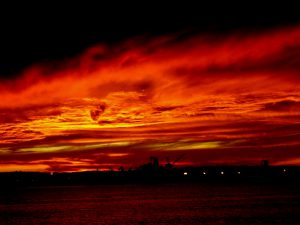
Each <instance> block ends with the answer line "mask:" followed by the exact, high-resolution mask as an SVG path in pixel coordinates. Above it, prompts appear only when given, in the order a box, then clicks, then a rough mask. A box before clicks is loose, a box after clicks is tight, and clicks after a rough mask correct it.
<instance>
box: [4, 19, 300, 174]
mask: <svg viewBox="0 0 300 225" xmlns="http://www.w3.org/2000/svg"><path fill="white" fill-rule="evenodd" d="M186 15H187V14H184V16H186ZM173 16H174V15H173ZM145 17H146V16H145ZM223 17H226V16H225V14H224V15H222V16H221V17H219V18H218V19H214V20H210V21H208V22H202V23H201V24H200V22H199V21H202V20H203V18H205V16H203V15H202V16H200V19H199V20H196V22H195V20H194V23H191V22H190V20H189V18H186V19H185V20H183V23H181V24H180V23H178V25H177V26H173V27H172V26H171V24H173V23H176V22H178V21H180V18H181V17H176V19H175V21H172V20H170V21H168V22H165V23H163V24H162V25H160V26H158V21H156V22H152V23H151V24H150V23H147V22H149V21H148V20H146V19H145V18H143V19H144V20H145V22H144V24H145V27H143V29H141V28H140V27H139V26H138V25H128V30H129V31H128V30H127V32H125V33H124V31H123V30H122V31H120V29H121V27H123V24H118V20H113V21H111V23H113V24H114V25H115V27H114V29H117V30H118V29H119V32H118V31H115V30H114V29H113V28H111V27H109V28H102V31H101V32H100V33H97V32H96V33H95V37H94V36H93V37H94V38H93V39H90V37H91V36H92V35H89V36H88V38H87V36H85V35H84V34H80V35H79V36H77V37H75V39H72V38H71V37H70V35H74V34H75V32H74V30H75V29H74V27H76V26H75V25H74V26H73V27H72V29H71V31H62V30H63V29H64V28H63V25H61V26H60V27H59V31H62V33H60V35H61V36H60V35H58V36H59V37H57V36H55V35H53V32H54V31H56V30H55V28H51V29H50V28H49V29H50V30H47V29H45V28H44V29H43V30H42V31H41V32H44V33H45V35H44V36H47V34H49V33H51V35H50V37H47V38H45V37H44V36H42V37H41V38H40V37H39V40H42V41H40V42H38V43H39V44H35V43H36V42H35V40H36V39H34V38H36V35H37V34H39V32H40V31H36V29H37V27H36V26H35V25H31V26H29V27H28V32H29V33H30V32H31V34H29V36H28V34H24V35H25V36H26V35H27V36H26V37H27V38H28V39H31V38H32V39H33V40H31V41H30V42H29V47H28V46H27V45H26V43H22V42H21V43H19V42H18V39H16V37H15V36H16V35H17V34H19V33H18V32H19V31H14V32H13V33H9V32H8V29H5V30H4V31H5V32H6V33H7V35H6V36H5V38H6V39H7V40H9V39H10V37H11V36H14V39H13V40H12V41H7V42H5V43H4V42H2V44H1V45H3V46H4V45H7V43H9V44H10V45H12V46H15V44H16V43H17V42H18V43H17V46H21V48H16V49H13V50H11V48H10V47H6V52H5V53H2V54H3V55H2V56H1V59H2V58H3V59H4V60H2V63H1V67H0V69H1V70H0V73H1V76H0V79H1V80H0V96H1V99H0V171H16V170H18V171H19V170H21V171H83V170H95V169H97V168H99V169H108V168H114V169H117V168H119V167H120V166H124V167H125V168H129V167H136V166H138V165H140V164H143V163H146V162H147V161H148V158H149V156H157V157H159V158H160V160H161V163H165V159H166V157H168V158H170V159H171V161H172V160H175V159H176V158H177V157H178V156H179V155H181V154H182V153H186V155H185V157H184V158H183V159H182V160H181V161H180V162H178V164H176V165H177V166H185V165H193V166H199V165H224V164H226V165H258V164H259V163H260V161H261V160H262V159H268V160H269V161H270V163H271V164H272V165H300V85H299V83H300V24H299V25H298V24H297V23H295V22H291V21H284V22H283V23H279V22H278V21H277V20H275V18H276V19H277V17H272V19H273V20H270V18H269V20H270V21H269V22H268V23H265V24H264V23H263V22H264V18H263V17H258V18H256V17H255V16H253V15H252V16H248V17H246V19H245V18H243V20H242V22H241V20H238V19H239V18H240V17H238V16H237V18H233V19H229V20H227V21H226V20H225V22H222V23H221V22H220V21H223ZM101 18H102V17H101ZM101 18H98V17H97V18H94V17H93V21H94V22H93V25H94V24H96V22H97V20H96V19H101ZM161 18H162V16H161V15H160V16H159V17H158V20H159V19H161ZM195 18H197V14H196V15H194V16H193V17H191V18H190V19H191V20H192V19H195ZM44 19H45V18H44ZM59 19H61V18H59ZM59 19H58V20H57V21H54V22H53V21H50V22H49V21H48V20H47V22H49V24H50V23H51V22H53V23H54V24H56V25H57V24H58V23H59ZM255 19H257V20H255ZM131 20H132V18H129V19H128V18H127V20H126V21H125V22H124V23H126V22H130V21H131ZM251 20H253V21H254V22H253V23H246V22H248V21H251ZM259 20H261V21H262V24H263V26H259V25H258V24H259V23H258V22H257V21H259ZM88 21H89V20H86V21H85V22H88ZM95 21H96V22H95ZM236 21H239V22H236ZM226 22H228V23H229V25H227V24H226ZM243 22H244V23H246V25H244V23H243ZM24 23H25V22H24ZM116 24H117V25H116ZM21 25H22V24H21ZM21 25H19V26H20V27H21ZM103 25H105V22H103V21H102V22H101V26H103ZM150 25H151V26H150ZM168 25H170V26H168ZM19 26H17V28H20V27H19ZM164 26H167V27H168V28H169V29H164ZM82 27H84V25H82V26H80V28H79V29H80V30H79V31H78V33H80V32H81V31H82V32H86V34H87V35H88V34H91V31H94V30H97V29H98V28H97V27H95V26H91V27H88V28H86V29H83V28H82ZM153 27H156V29H151V28H153ZM207 27H208V28H207ZM99 29H100V28H99ZM124 29H125V28H124ZM58 33H59V32H58ZM20 34H23V32H21V31H20ZM104 34H107V35H106V36H105V35H104ZM64 35H65V37H64ZM68 35H69V36H68ZM114 35H115V36H114ZM18 37H19V36H18ZM60 37H61V38H62V39H63V40H64V41H62V42H59V40H61V39H60ZM113 37H114V38H115V39H114V40H111V39H113ZM53 38H54V41H53V42H52V45H51V46H50V47H49V46H48V47H47V48H45V47H44V52H43V46H44V45H47V41H50V42H51V40H53ZM69 38H70V39H72V43H71V44H70V43H69V45H68V44H66V45H65V43H67V42H68V40H69ZM97 38H98V39H97ZM44 42H45V44H44ZM3 43H4V44H3ZM41 43H42V44H41ZM77 44H78V46H79V47H78V48H77V49H76V48H75V50H74V49H73V48H72V47H73V46H74V45H77ZM33 45H34V46H33ZM41 46H42V47H41ZM52 46H56V48H54V50H53V52H52ZM57 46H58V47H57ZM63 46H67V47H65V48H64V47H63ZM40 48H41V50H40V51H37V50H39V49H40ZM67 48H68V49H67ZM30 49H33V51H30ZM70 49H71V50H70ZM19 51H20V53H19ZM8 52H12V53H11V55H10V56H9V57H8V56H7V54H8ZM27 52H30V53H28V57H27V55H26V54H27ZM37 52H38V53H37ZM40 52H42V53H40ZM5 54H6V55H5ZM6 56H7V57H6ZM26 57H27V58H26ZM23 58H24V60H22V59H23ZM8 65H9V66H8Z"/></svg>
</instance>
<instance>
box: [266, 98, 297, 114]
mask: <svg viewBox="0 0 300 225" xmlns="http://www.w3.org/2000/svg"><path fill="white" fill-rule="evenodd" d="M262 110H263V111H278V112H297V113H298V112H299V111H300V102H297V101H293V100H283V101H279V102H271V103H266V104H265V105H264V106H263V108H262Z"/></svg>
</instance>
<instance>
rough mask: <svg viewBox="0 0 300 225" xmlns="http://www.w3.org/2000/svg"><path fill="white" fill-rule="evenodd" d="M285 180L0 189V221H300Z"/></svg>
mask: <svg viewBox="0 0 300 225" xmlns="http://www.w3.org/2000/svg"><path fill="white" fill-rule="evenodd" d="M299 190H300V189H299V187H297V186H291V185H290V186H284V185H280V186H279V185H277V186H275V185H273V186H272V185H246V184H243V185H242V184H239V185H224V184H223V185H220V184H219V185H218V184H164V185H104V186H71V187H39V188H37V187H36V188H22V189H17V190H10V191H2V192H1V194H0V224H72V225H75V224H211V225H215V224H256V225H257V224H264V225H267V224H272V225H273V224H280V225H283V224H300V191H299Z"/></svg>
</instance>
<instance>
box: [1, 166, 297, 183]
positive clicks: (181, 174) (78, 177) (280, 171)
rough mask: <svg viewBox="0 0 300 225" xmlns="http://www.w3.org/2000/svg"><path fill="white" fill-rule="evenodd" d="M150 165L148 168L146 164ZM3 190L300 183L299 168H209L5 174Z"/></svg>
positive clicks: (2, 177)
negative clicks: (208, 183) (179, 184)
mask: <svg viewBox="0 0 300 225" xmlns="http://www.w3.org/2000/svg"><path fill="white" fill-rule="evenodd" d="M146 165H147V164H146ZM0 180H1V185H0V186H1V187H2V188H3V187H4V188H5V187H28V186H52V185H53V186H57V185H66V186H68V185H101V184H134V183H137V184H140V183H142V184H143V183H145V184H159V183H189V182H197V183H201V182H203V183H207V182H211V183H214V182H215V183H232V184H234V183H241V182H242V183H271V184H273V183H274V184H276V183H278V184H285V183H288V184H293V183H294V184H296V183H297V184H298V183H300V167H299V166H268V165H262V166H205V167H184V168H167V167H155V166H143V167H140V168H138V169H136V170H123V169H120V170H119V171H86V172H70V173H67V172H54V173H45V172H4V173H0Z"/></svg>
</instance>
